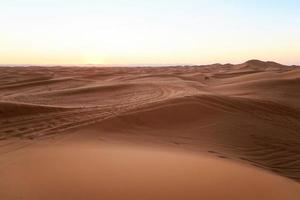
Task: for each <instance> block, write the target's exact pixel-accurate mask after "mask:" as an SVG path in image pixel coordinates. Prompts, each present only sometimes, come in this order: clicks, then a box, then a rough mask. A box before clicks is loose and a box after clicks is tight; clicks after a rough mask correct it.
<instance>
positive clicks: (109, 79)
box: [0, 60, 300, 200]
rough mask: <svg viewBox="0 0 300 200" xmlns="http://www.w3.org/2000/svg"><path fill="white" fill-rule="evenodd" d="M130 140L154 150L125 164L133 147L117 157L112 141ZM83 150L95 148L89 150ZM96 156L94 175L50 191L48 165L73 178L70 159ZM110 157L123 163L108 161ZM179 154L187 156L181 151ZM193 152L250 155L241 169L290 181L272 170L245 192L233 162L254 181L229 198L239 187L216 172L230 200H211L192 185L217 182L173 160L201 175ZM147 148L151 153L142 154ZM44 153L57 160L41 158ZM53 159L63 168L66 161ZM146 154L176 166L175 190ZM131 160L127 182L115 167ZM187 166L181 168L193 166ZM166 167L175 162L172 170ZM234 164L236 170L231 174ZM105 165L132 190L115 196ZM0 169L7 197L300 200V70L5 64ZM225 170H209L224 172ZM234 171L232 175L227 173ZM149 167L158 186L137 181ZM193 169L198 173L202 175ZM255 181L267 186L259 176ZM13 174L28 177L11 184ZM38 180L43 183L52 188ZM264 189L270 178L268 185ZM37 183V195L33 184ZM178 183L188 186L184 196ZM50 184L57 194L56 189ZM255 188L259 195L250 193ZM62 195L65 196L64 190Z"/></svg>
mask: <svg viewBox="0 0 300 200" xmlns="http://www.w3.org/2000/svg"><path fill="white" fill-rule="evenodd" d="M95 144H96V145H95ZM89 145H90V146H89ZM123 145H125V146H134V149H136V148H137V149H138V148H140V147H142V148H149V149H150V150H149V149H148V150H147V151H145V154H139V155H136V156H133V155H135V153H133V154H130V156H129V157H128V160H126V159H124V160H123V158H124V157H126V156H128V155H129V154H126V155H125V154H124V151H125V152H127V150H124V151H123V150H121V151H120V152H122V153H120V154H119V153H116V154H115V153H111V154H110V153H109V152H110V151H107V150H106V148H108V149H110V148H112V147H110V146H113V147H117V149H119V148H121V149H122V148H123V147H122V146H123ZM43 146H44V148H43ZM83 146H84V148H83ZM86 146H89V148H88V150H86ZM107 146H109V147H107ZM136 146H138V147H136ZM56 147H57V149H58V150H57V149H56ZM74 147H76V148H74ZM81 147H82V148H81ZM102 147H103V149H102ZM70 148H71V149H70ZM91 148H92V149H94V148H95V149H97V148H100V150H99V154H98V153H96V152H95V151H94V150H93V151H92V152H91V151H90V150H91ZM125 149H126V148H125ZM151 149H152V150H151ZM162 149H164V150H162ZM97 151H98V150H97ZM131 151H132V150H130V151H129V152H131ZM136 151H139V150H136ZM136 151H135V150H134V152H136ZM149 151H150V152H151V151H153V152H156V153H157V152H161V153H162V152H165V151H167V152H168V151H170V152H172V156H173V154H174V156H175V157H172V156H171V157H172V158H171V157H169V154H168V155H166V154H165V153H162V154H160V153H158V154H157V156H158V157H159V156H162V157H163V158H165V159H166V160H167V161H166V162H168V163H164V162H165V161H162V160H159V159H157V158H154V157H151V156H150V154H151V153H150V154H149ZM112 152H114V151H112ZM141 152H144V151H143V150H141ZM102 154H103V155H105V156H104V157H103V158H102V157H101V158H99V159H100V160H98V161H97V159H98V158H97V155H102ZM55 155H57V157H58V160H56V159H55V158H56V156H55ZM60 155H62V156H60ZM74 155H75V156H74ZM76 155H78V157H77V156H76ZM91 155H92V156H93V158H95V160H94V162H95V166H98V167H99V168H95V167H94V166H91V167H89V166H86V167H87V168H89V169H90V171H89V172H88V173H87V174H85V173H78V176H77V178H75V179H74V177H73V176H75V177H76V173H75V174H73V175H71V174H69V175H68V176H70V177H65V178H62V183H64V184H67V185H59V186H57V187H59V188H60V189H57V190H56V189H55V190H53V191H55V192H53V191H52V189H53V188H52V187H54V186H53V185H55V182H56V181H54V180H52V179H51V177H50V176H49V177H48V176H47V177H44V178H45V180H48V181H47V182H43V180H44V179H43V178H41V176H42V175H41V174H40V173H41V172H39V170H43V169H45V170H46V171H47V170H48V172H47V173H49V174H51V173H53V174H54V175H52V176H57V177H59V176H64V174H68V173H69V172H68V170H66V171H60V170H61V168H64V165H68V163H70V162H71V163H72V162H74V165H77V167H78V166H81V165H83V164H82V163H85V162H86V163H88V164H89V165H93V159H88V157H89V156H91ZM109 155H112V157H113V158H114V159H116V160H114V161H112V162H111V160H110V161H107V160H109V158H110V157H109ZM176 155H178V156H179V157H178V158H176ZM184 155H186V156H187V157H188V156H191V155H192V156H193V158H192V160H193V159H195V160H197V159H198V158H196V157H197V156H201V155H204V157H206V156H207V157H208V158H209V159H211V158H216V160H217V161H216V162H218V163H217V164H212V166H215V165H219V164H220V165H222V163H223V162H224V169H225V168H226V166H228V165H227V164H226V163H227V162H228V163H230V164H231V162H232V163H236V164H237V165H238V163H241V166H242V167H246V168H247V167H249V169H251V170H255V169H257V170H258V171H259V172H258V173H262V174H264V173H263V172H265V173H266V174H267V175H266V176H271V177H273V176H274V177H276V178H277V177H278V178H282V180H281V179H280V181H282V182H283V183H284V184H286V183H289V184H288V185H287V186H286V185H285V186H282V187H281V182H280V181H279V182H280V184H279V182H278V185H276V184H277V182H276V180H277V179H276V178H275V179H276V180H275V179H274V181H273V178H274V177H273V178H270V179H268V178H266V179H267V180H270V181H269V182H266V183H265V184H270V185H269V188H265V189H263V190H261V191H260V190H259V189H257V188H258V187H257V188H256V189H255V188H254V189H253V191H252V193H251V192H247V191H248V190H244V189H245V188H246V187H247V188H248V189H249V187H250V188H251V187H252V186H250V185H247V180H249V184H250V182H251V180H250V176H247V175H245V177H244V178H245V182H241V181H240V180H242V179H243V175H242V174H245V173H246V171H245V172H243V171H241V172H240V173H241V174H240V175H237V176H236V177H239V178H238V180H239V181H237V179H234V178H232V177H235V176H234V171H235V170H232V172H231V174H232V176H230V177H227V179H226V180H227V181H229V180H232V184H233V185H235V186H237V185H239V184H242V185H243V184H245V188H244V189H241V191H240V192H237V193H236V195H233V196H230V194H231V193H230V194H229V193H228V192H229V191H230V190H228V189H224V187H225V186H226V184H230V183H228V182H226V181H225V179H224V177H223V179H222V180H219V179H218V178H216V177H222V175H220V176H219V175H218V176H216V177H215V178H212V180H213V181H214V183H215V187H216V189H215V190H219V191H222V192H223V193H224V195H225V197H224V196H223V197H224V198H222V197H221V196H213V195H212V193H213V192H212V191H211V192H210V193H209V194H208V193H207V192H206V193H205V191H204V190H203V191H202V190H201V192H202V193H201V192H200V193H201V194H198V193H197V190H194V189H191V188H193V187H196V186H197V187H213V186H212V185H210V186H207V184H208V182H205V181H204V182H202V183H201V184H200V183H198V182H197V181H198V180H200V179H201V177H202V176H204V175H203V174H202V175H199V173H198V172H195V174H194V173H192V172H191V173H187V175H186V179H185V178H184V177H185V176H182V175H179V176H178V177H176V174H178V173H179V171H180V170H181V169H180V168H178V166H176V165H180V162H179V161H180V160H182V162H183V163H184V162H186V165H187V166H192V165H193V164H192V163H194V164H195V163H196V164H195V165H196V166H199V169H201V172H202V173H203V170H204V171H205V169H204V168H203V167H202V168H201V167H200V166H201V162H200V160H197V161H195V160H193V161H191V160H188V161H186V160H184V159H185V158H184V157H185V156H184ZM47 156H48V157H49V158H48V157H47ZM70 156H71V157H72V156H74V157H72V158H70ZM114 156H115V157H114ZM132 156H133V157H132ZM145 156H146V157H147V156H148V157H149V159H145ZM194 156H195V157H194ZM148 157H147V158H148ZM45 158H47V159H45ZM136 158H138V159H139V161H137V160H135V159H136ZM173 158H174V160H175V161H176V159H178V162H179V163H177V164H174V163H173V161H174V160H173ZM26 159H27V160H26ZM49 159H50V160H49ZM77 159H78V160H77ZM86 159H88V160H86ZM101 159H104V160H101ZM143 159H144V160H143ZM199 159H200V158H199ZM39 160H41V162H46V163H48V164H47V165H42V164H41V163H39V162H40V161H39ZM80 160H81V161H80ZM27 161H28V162H29V163H30V164H28V162H27ZM117 161H118V162H117ZM121 161H122V162H121ZM150 161H151V162H150ZM169 161H170V162H169ZM198 161H199V162H198ZM230 161H231V162H230ZM14 162H15V163H17V164H13V163H14ZM56 162H57V165H60V167H59V168H57V169H56V167H57V165H56V164H55V163H56ZM110 162H111V163H110ZM131 162H132V163H135V164H134V166H131V165H130V163H131ZM136 162H137V163H136ZM140 162H142V163H147V162H149V164H148V165H149V166H152V165H153V164H155V163H156V164H157V165H158V166H160V169H161V170H162V171H160V170H158V169H156V168H155V167H154V166H152V168H151V167H150V168H149V169H150V171H151V170H154V171H155V170H156V171H157V170H158V171H159V173H158V174H160V175H158V174H157V175H158V176H162V177H164V176H166V174H168V171H169V170H170V173H171V174H170V175H168V176H170V177H173V178H170V177H169V178H170V182H168V181H165V180H164V181H162V182H161V183H163V185H162V186H161V187H162V188H165V189H166V190H163V191H160V190H159V191H158V190H153V188H155V184H156V182H155V181H156V179H155V180H152V179H151V176H149V174H147V173H148V172H147V168H146V167H145V166H146V165H145V166H144V165H143V164H141V163H140ZM209 162H210V161H209ZM219 162H220V163H219ZM26 163H27V164H26ZM105 163H108V164H105ZM109 163H110V164H109ZM117 163H118V164H117ZM122 163H123V164H124V167H125V168H126V169H124V170H127V172H128V173H133V174H132V176H133V177H127V178H124V177H125V176H126V175H125V174H124V173H125V172H123V171H122V170H123V168H118V167H116V166H119V167H121V166H122ZM162 163H164V164H162ZM170 163H173V164H170ZM188 163H191V165H188ZM230 164H229V165H230ZM13 165H14V167H13ZM140 165H141V166H140ZM148 165H147V166H148ZM16 166H17V167H16ZM18 166H19V167H18ZM47 166H48V168H47ZM137 166H140V167H137ZM166 166H167V167H166ZM172 166H174V168H172ZM175 166H176V167H175ZM187 166H185V167H183V169H182V170H187V171H188V170H195V169H194V168H193V169H190V167H187ZM69 167H71V166H69ZM82 167H83V166H82ZM131 167H132V170H133V171H132V172H131V171H130V169H131ZM143 167H145V168H143ZM153 167H154V168H155V169H154V168H153ZM164 167H166V169H167V168H168V169H169V170H166V171H164V170H163V169H164ZM207 167H208V168H210V167H209V166H207ZM71 168H72V167H71ZM87 168H84V167H83V168H80V167H79V168H76V167H75V168H74V170H75V171H76V172H78V171H80V172H82V171H84V170H85V169H87ZM213 168H214V167H212V170H213ZM25 169H26V170H25ZM31 169H34V170H32V171H31ZM52 169H55V170H57V173H56V172H53V171H51V170H52ZM97 169H99V170H100V171H101V173H100V172H99V173H100V175H99V176H100V177H98V176H97V172H96V171H97ZM110 169H112V170H116V171H117V172H116V171H110ZM226 169H227V168H226ZM231 169H233V168H230V167H229V168H228V170H229V171H230V170H231ZM259 169H262V170H259ZM49 170H50V171H49ZM64 170H65V169H64ZM106 170H108V172H107V174H110V173H111V174H113V175H111V176H112V178H111V179H109V178H107V177H106V178H104V180H105V181H106V182H105V183H107V184H108V186H111V187H112V188H115V190H119V191H121V193H120V194H123V193H124V195H125V196H122V195H120V196H118V195H117V196H114V194H113V193H114V192H112V191H110V192H108V190H109V189H108V188H106V186H105V184H104V183H103V182H101V177H103V176H105V174H106ZM139 170H140V171H139ZM172 170H173V171H172ZM219 170H220V169H216V171H219ZM239 170H240V169H237V171H239ZM246 170H248V168H247V169H246ZM0 171H2V172H0V177H1V176H3V177H5V179H2V180H0V199H18V198H21V199H22V198H24V199H39V198H43V199H85V197H86V198H87V199H93V198H94V199H99V197H100V196H101V195H104V197H106V199H182V198H183V196H184V195H183V194H187V193H188V194H189V196H188V198H189V199H198V198H210V199H241V198H243V199H249V200H250V199H274V200H275V199H300V185H299V182H300V66H299V67H298V66H285V65H281V64H278V63H275V62H270V61H268V62H264V61H259V60H250V61H247V62H245V63H242V64H238V65H231V64H226V65H221V64H214V65H207V66H206V65H204V66H181V67H131V68H126V67H107V68H104V67H103V68H95V67H1V68H0ZM36 171H37V172H36ZM135 171H136V172H135ZM154 171H152V172H153V173H154ZM216 171H214V172H212V174H216V173H217V174H218V173H219V172H220V171H219V172H216ZM221 171H222V170H221ZM227 172H228V171H227ZM227 172H226V170H225V171H223V173H225V174H226V173H227ZM242 172H243V173H242ZM27 173H28V174H27ZM116 173H117V174H118V173H120V175H119V176H117V175H116ZM135 173H136V174H135ZM149 173H150V172H149ZM172 173H174V174H175V175H174V174H172ZM208 173H209V172H208ZM249 173H250V174H251V173H252V172H249ZM12 174H14V175H12ZM16 174H19V175H20V176H17V175H16ZM143 174H144V175H145V177H144V179H143V180H145V181H146V182H147V181H149V184H145V185H143V184H144V183H137V182H139V181H141V179H142V178H141V176H143ZM146 174H147V175H146ZM197 174H198V175H197ZM204 174H205V173H204ZM278 175H279V176H278ZM85 176H89V177H90V178H91V179H93V177H94V178H95V182H93V181H92V182H90V179H85V178H84V177H85ZM174 176H175V177H174ZM212 176H213V175H212ZM253 176H254V177H255V176H256V175H255V174H253ZM258 176H260V175H258ZM261 176H262V177H263V176H264V175H261ZM280 176H281V177H280ZM18 177H19V178H20V177H23V178H24V177H27V178H28V179H30V177H32V181H29V182H30V183H29V182H28V183H26V182H24V181H26V180H24V179H22V181H21V178H20V179H19V178H18ZM42 177H43V176H42ZM57 177H56V178H57ZM120 177H121V178H120ZM192 177H194V178H196V177H198V178H197V181H196V179H195V180H194V179H193V178H192ZM283 177H284V178H283ZM118 178H120V180H121V182H122V184H124V185H126V184H127V183H126V180H131V179H132V180H131V181H133V182H131V181H129V183H128V184H129V185H128V188H127V189H128V190H126V192H124V191H123V189H122V187H121V186H120V187H119V186H118V187H116V184H117V183H116V182H117V179H118ZM189 178H190V179H189ZM0 179H1V178H0ZM73 179H74V181H73V183H72V184H71V186H70V185H68V184H69V183H70V182H68V181H69V180H73ZM98 179H99V180H98ZM164 179H168V177H164ZM159 180H160V179H157V181H158V182H159ZM172 180H173V181H174V184H175V183H177V182H178V184H179V183H182V181H183V182H184V183H185V181H187V182H186V188H184V186H180V187H178V188H177V187H175V186H169V185H168V184H171V185H172V183H171V182H172ZM188 180H191V182H189V181H188ZM271 180H272V181H271ZM278 180H279V179H278ZM20 181H21V182H20ZM76 181H77V182H78V185H77V182H76ZM176 181H177V182H176ZM218 181H220V183H219V185H218V184H217V183H218ZM252 181H254V183H255V182H261V181H262V178H261V179H257V180H256V179H255V180H252ZM16 182H19V183H18V184H16V185H15V186H16V188H13V187H14V184H15V183H16ZM221 182H222V183H221ZM229 182H230V181H229ZM47 183H48V185H47ZM80 183H81V184H80ZM147 183H148V182H147ZM254 183H251V184H254ZM40 184H45V188H47V189H45V188H43V187H41V186H40ZM86 184H92V185H91V186H90V187H91V188H86V187H88V186H87V185H86ZM94 184H96V185H97V184H100V186H99V187H100V188H102V189H103V188H104V189H103V191H102V190H101V191H102V192H99V191H98V192H96V193H93V192H94V191H97V187H95V185H94ZM130 184H132V185H130ZM284 184H283V185H284ZM38 185H39V186H38ZM124 185H123V186H124ZM141 185H143V187H144V188H142V189H141V188H140V190H141V191H144V193H143V192H141V193H135V192H136V191H135V190H134V189H133V188H134V187H139V186H141ZM220 185H221V186H220ZM64 187H65V191H64V189H63V188H64ZM124 187H125V186H124ZM130 187H133V188H130ZM169 187H170V188H169ZM233 187H234V186H233ZM243 187H244V186H243ZM260 187H265V185H263V184H260ZM37 188H39V189H40V191H36V190H38V189H37ZM51 188H52V189H51ZM76 188H77V189H76ZM80 188H81V189H82V190H83V191H84V192H82V193H80V195H82V196H80V195H79V196H78V195H74V196H72V195H70V192H72V191H73V190H75V191H73V192H75V193H76V192H78V191H80ZM145 188H146V189H145ZM147 188H148V189H147ZM175 188H177V189H175ZM187 188H188V189H187ZM276 188H277V189H276ZM278 188H281V189H282V191H281V190H280V189H278ZM44 189H45V191H44ZM98 189H99V188H98ZM181 189H182V190H184V191H185V192H184V191H183V192H182V193H180V194H179V193H178V195H177V196H176V194H177V193H176V192H177V191H179V190H181ZM273 189H274V190H277V192H278V194H277V193H276V192H275V193H276V195H273V194H272V195H273V196H272V195H271V194H270V193H268V190H273ZM77 190H78V191H77ZM223 190H224V191H223ZM237 190H238V189H237ZM237 190H234V191H237ZM279 190H280V192H279ZM33 191H36V193H35V192H33ZM50 191H52V195H48V193H47V192H49V193H50ZM150 191H151V193H152V194H153V196H151V195H150ZM168 191H169V192H168ZM226 191H227V193H226ZM122 192H123V193H122ZM222 192H221V193H222ZM255 192H257V194H259V195H261V196H259V197H257V198H256V197H255V195H254V196H251V194H255ZM59 193H62V194H63V195H62V196H59V195H58V194H59ZM75 193H74V194H75ZM223 193H222V194H223ZM233 193H234V192H233ZM275 193H274V194H275ZM279 193H280V194H279ZM76 194H77V193H76ZM156 194H159V195H158V196H156ZM165 194H166V195H165ZM22 195H23V196H22ZM56 195H58V196H56ZM105 195H107V196H105ZM135 195H137V196H135ZM143 195H146V196H143ZM147 195H150V196H147ZM168 195H169V196H168ZM180 195H183V196H180ZM201 195H202V196H201ZM209 195H212V196H209ZM226 195H228V196H226ZM268 195H269V196H268ZM280 195H281V196H280ZM92 197H93V198H92ZM148 197H149V198H148Z"/></svg>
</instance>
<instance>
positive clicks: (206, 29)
mask: <svg viewBox="0 0 300 200" xmlns="http://www.w3.org/2000/svg"><path fill="white" fill-rule="evenodd" d="M299 10H300V1H296V0H281V1H279V0H261V1H258V0H252V1H251V0H248V1H246V0H227V1H226V0H206V1H205V0H203V1H201V0H169V1H168V0H151V1H148V0H147V1H146V0H64V1H63V0H1V1H0V24H1V26H0V63H3V64H4V63H16V64H20V63H30V64H31V63H32V64H67V63H69V64H73V63H74V64H87V63H98V64H138V63H140V64H181V63H184V64H185V63H186V64H206V63H214V62H221V63H226V62H231V63H238V62H243V61H245V60H247V59H253V58H256V59H262V60H274V61H277V62H282V63H286V64H300V53H299V52H300V12H299Z"/></svg>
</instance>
